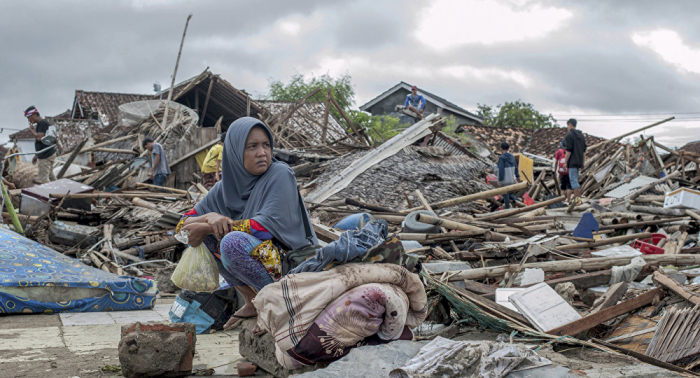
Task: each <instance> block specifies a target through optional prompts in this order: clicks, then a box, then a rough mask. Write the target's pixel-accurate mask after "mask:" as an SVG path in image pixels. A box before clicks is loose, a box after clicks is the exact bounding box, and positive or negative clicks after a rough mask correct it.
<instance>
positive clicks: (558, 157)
mask: <svg viewBox="0 0 700 378" xmlns="http://www.w3.org/2000/svg"><path fill="white" fill-rule="evenodd" d="M554 160H555V163H554V164H556V169H557V173H559V183H560V187H561V191H562V192H566V202H567V203H568V202H569V201H571V181H570V180H569V169H568V168H567V167H566V149H565V148H564V141H563V140H562V141H561V142H559V149H558V150H557V152H556V153H555V154H554Z"/></svg>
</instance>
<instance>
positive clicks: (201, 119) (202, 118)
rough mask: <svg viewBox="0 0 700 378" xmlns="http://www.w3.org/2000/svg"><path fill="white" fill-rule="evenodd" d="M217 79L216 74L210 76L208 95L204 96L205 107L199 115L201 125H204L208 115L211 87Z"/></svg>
mask: <svg viewBox="0 0 700 378" xmlns="http://www.w3.org/2000/svg"><path fill="white" fill-rule="evenodd" d="M215 81H216V76H212V77H210V78H209V89H207V97H205V98H204V108H203V109H202V115H201V116H200V117H199V126H202V123H203V122H204V117H206V115H207V107H208V106H209V98H210V97H211V89H212V88H213V87H214V82H215Z"/></svg>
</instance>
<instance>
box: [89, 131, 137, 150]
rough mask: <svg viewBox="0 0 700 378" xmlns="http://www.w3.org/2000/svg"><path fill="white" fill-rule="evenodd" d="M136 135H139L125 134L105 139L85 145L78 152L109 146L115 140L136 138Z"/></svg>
mask: <svg viewBox="0 0 700 378" xmlns="http://www.w3.org/2000/svg"><path fill="white" fill-rule="evenodd" d="M138 136H139V135H138V134H131V135H126V136H123V137H119V138H115V139H110V140H108V141H106V142H102V143H97V144H93V145H92V146H87V147H85V148H83V149H82V150H80V152H81V153H83V152H88V151H92V150H94V149H96V148H100V147H105V146H109V145H112V144H114V143H117V142H121V141H125V140H129V139H133V138H137V137H138Z"/></svg>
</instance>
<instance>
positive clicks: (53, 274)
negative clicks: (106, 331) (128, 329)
mask: <svg viewBox="0 0 700 378" xmlns="http://www.w3.org/2000/svg"><path fill="white" fill-rule="evenodd" d="M52 286H59V287H66V288H93V289H105V290H106V291H105V292H104V294H98V295H96V296H93V297H88V298H82V299H77V300H65V294H62V293H61V291H55V290H52V288H51V287H52ZM36 287H44V288H46V292H47V293H51V294H49V295H51V296H52V299H53V300H52V301H39V300H33V299H30V298H31V297H34V295H32V293H30V290H37V289H35V288H36ZM18 288H19V289H20V290H23V288H28V290H26V292H27V297H24V296H19V295H18V294H19V293H17V290H18ZM8 289H11V290H12V293H8V291H9V290H8ZM156 294H157V290H156V289H155V287H154V282H153V281H150V280H146V279H141V278H136V277H129V276H117V275H115V274H112V273H109V272H105V271H103V270H100V269H96V268H93V267H90V266H87V265H85V264H83V263H81V262H80V261H78V260H77V259H74V258H71V257H68V256H65V255H63V254H61V253H58V252H56V251H54V250H52V249H50V248H48V247H46V246H44V245H41V244H39V243H37V242H35V241H32V240H29V239H27V238H25V237H23V236H21V235H19V234H16V233H14V232H12V231H10V230H8V229H5V228H1V227H0V314H2V313H59V312H87V311H126V310H141V309H148V308H152V307H153V306H154V305H155V302H156ZM62 295H64V297H63V298H62V297H61V296H62ZM42 298H43V297H42Z"/></svg>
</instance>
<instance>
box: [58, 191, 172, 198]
mask: <svg viewBox="0 0 700 378" xmlns="http://www.w3.org/2000/svg"><path fill="white" fill-rule="evenodd" d="M183 196H184V195H183V194H178V193H172V194H166V193H140V194H124V193H101V192H100V193H76V194H72V193H71V194H65V193H51V194H49V197H51V198H64V197H70V198H75V199H84V198H137V197H144V198H172V197H183Z"/></svg>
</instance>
